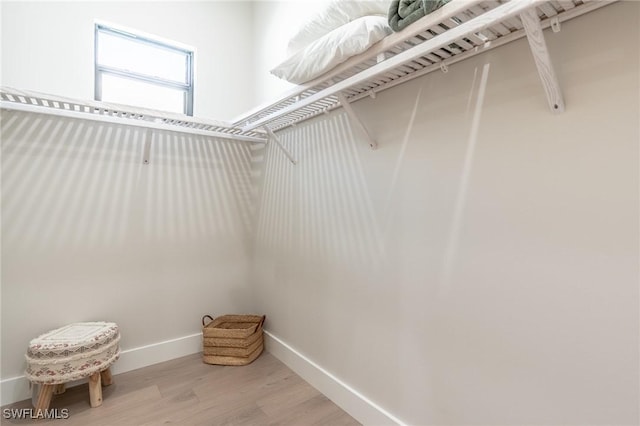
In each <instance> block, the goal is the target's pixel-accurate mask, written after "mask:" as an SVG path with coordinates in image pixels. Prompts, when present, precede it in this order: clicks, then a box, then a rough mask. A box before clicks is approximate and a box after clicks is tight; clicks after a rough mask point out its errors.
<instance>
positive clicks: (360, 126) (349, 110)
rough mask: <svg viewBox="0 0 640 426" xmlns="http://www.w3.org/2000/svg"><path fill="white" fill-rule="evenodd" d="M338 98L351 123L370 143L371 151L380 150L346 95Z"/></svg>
mask: <svg viewBox="0 0 640 426" xmlns="http://www.w3.org/2000/svg"><path fill="white" fill-rule="evenodd" d="M336 96H337V97H338V101H340V105H342V108H344V110H345V112H346V113H347V115H348V116H349V119H350V120H351V123H352V124H354V125H355V126H356V127H357V128H358V129H360V132H362V134H363V135H364V137H365V138H366V139H367V142H368V143H369V146H370V147H371V149H374V150H375V149H376V148H378V143H377V142H376V141H375V140H374V139H373V138H372V137H371V134H370V133H369V131H368V130H367V128H366V127H365V125H364V123H362V121H361V120H360V119H359V118H358V115H357V114H356V112H355V111H354V110H353V108H352V107H351V104H350V103H349V101H348V100H347V98H346V97H345V96H344V94H343V93H337V94H336Z"/></svg>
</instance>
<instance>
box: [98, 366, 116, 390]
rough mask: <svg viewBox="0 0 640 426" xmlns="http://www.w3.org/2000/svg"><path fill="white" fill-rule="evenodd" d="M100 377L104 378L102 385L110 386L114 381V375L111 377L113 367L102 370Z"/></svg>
mask: <svg viewBox="0 0 640 426" xmlns="http://www.w3.org/2000/svg"><path fill="white" fill-rule="evenodd" d="M100 378H101V379H102V386H109V385H110V384H112V383H113V377H111V367H109V368H107V369H106V370H102V371H101V372H100Z"/></svg>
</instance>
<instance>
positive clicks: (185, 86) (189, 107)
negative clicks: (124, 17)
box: [93, 22, 194, 116]
mask: <svg viewBox="0 0 640 426" xmlns="http://www.w3.org/2000/svg"><path fill="white" fill-rule="evenodd" d="M94 31H95V32H94V59H93V64H94V70H95V76H94V82H95V86H94V97H95V100H97V101H101V100H102V76H103V75H105V74H110V75H115V76H118V77H123V78H128V79H131V80H135V81H138V82H144V83H148V84H153V85H156V86H160V87H166V88H171V89H177V90H180V91H182V92H183V93H184V114H186V115H188V116H193V56H194V55H193V50H191V49H188V48H185V47H182V46H177V45H173V44H170V43H168V42H165V41H161V40H158V39H154V38H152V37H149V36H147V35H144V34H138V33H135V32H133V31H131V30H128V29H127V30H124V29H121V28H118V27H115V26H113V25H110V24H106V23H101V22H96V23H95V30H94ZM99 33H104V34H110V35H114V36H118V37H122V38H124V39H127V40H130V41H134V42H137V43H142V44H146V45H149V46H153V47H159V48H162V49H166V50H169V51H171V52H177V53H181V54H183V55H185V61H186V67H185V68H186V69H185V72H186V75H185V82H186V83H180V82H176V81H171V80H165V79H163V78H159V77H154V76H151V75H147V74H141V73H136V72H132V71H129V70H126V69H122V68H116V67H110V66H106V65H100V64H99V63H98V36H99Z"/></svg>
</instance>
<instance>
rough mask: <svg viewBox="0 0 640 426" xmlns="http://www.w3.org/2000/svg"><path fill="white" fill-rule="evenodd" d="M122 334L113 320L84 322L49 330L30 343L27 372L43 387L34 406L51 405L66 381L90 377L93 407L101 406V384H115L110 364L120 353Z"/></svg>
mask: <svg viewBox="0 0 640 426" xmlns="http://www.w3.org/2000/svg"><path fill="white" fill-rule="evenodd" d="M118 342H120V333H119V330H118V326H117V325H116V324H115V323H112V322H81V323H75V324H70V325H67V326H65V327H61V328H58V329H56V330H52V331H49V332H48V333H45V334H43V335H42V336H39V337H37V338H35V339H33V340H32V341H31V342H30V343H29V349H28V350H27V354H26V358H27V371H26V373H25V376H26V377H27V379H29V381H30V382H31V383H34V384H39V385H40V390H39V393H38V399H37V402H36V403H35V408H36V409H40V410H46V409H48V408H49V404H50V403H51V398H52V396H53V395H54V394H56V395H57V394H60V393H63V392H64V390H65V383H68V382H71V381H73V380H78V379H82V378H85V377H88V378H89V400H90V402H91V407H99V406H100V405H102V386H103V385H104V386H108V385H110V384H111V383H113V379H112V378H111V370H110V367H111V365H112V364H113V363H114V362H115V361H116V360H117V359H118V357H119V356H120V346H119V345H118Z"/></svg>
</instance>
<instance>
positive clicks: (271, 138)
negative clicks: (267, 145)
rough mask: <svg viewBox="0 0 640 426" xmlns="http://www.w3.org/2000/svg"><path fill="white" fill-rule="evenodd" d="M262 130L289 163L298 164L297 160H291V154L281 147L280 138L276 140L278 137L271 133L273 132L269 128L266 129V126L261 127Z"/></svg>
mask: <svg viewBox="0 0 640 426" xmlns="http://www.w3.org/2000/svg"><path fill="white" fill-rule="evenodd" d="M263 128H264V130H265V131H266V132H267V134H268V135H269V139H270V140H273V141H274V142H275V143H276V145H277V146H278V148H280V151H282V152H283V153H284V155H286V156H287V158H288V159H289V161H291V162H292V163H293V164H298V160H296V159H295V158H293V155H291V153H290V152H289V151H287V149H286V148H285V147H284V146H282V142H280V138H278V136H276V134H275V133H273V131H272V130H271V129H270V128H268V127H267V126H263Z"/></svg>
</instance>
